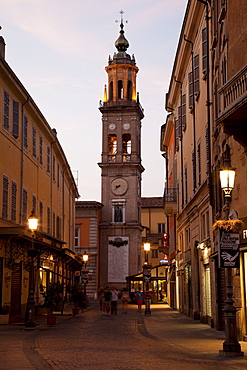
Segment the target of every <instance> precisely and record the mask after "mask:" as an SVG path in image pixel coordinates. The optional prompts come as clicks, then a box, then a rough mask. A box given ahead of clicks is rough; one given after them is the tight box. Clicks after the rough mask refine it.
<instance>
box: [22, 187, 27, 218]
mask: <svg viewBox="0 0 247 370" xmlns="http://www.w3.org/2000/svg"><path fill="white" fill-rule="evenodd" d="M22 222H24V223H26V222H27V190H26V189H22Z"/></svg>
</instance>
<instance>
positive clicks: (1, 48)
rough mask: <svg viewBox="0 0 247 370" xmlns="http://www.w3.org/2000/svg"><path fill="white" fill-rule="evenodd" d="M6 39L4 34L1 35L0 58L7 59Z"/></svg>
mask: <svg viewBox="0 0 247 370" xmlns="http://www.w3.org/2000/svg"><path fill="white" fill-rule="evenodd" d="M5 45H6V44H5V41H4V38H3V37H2V36H0V58H3V59H5Z"/></svg>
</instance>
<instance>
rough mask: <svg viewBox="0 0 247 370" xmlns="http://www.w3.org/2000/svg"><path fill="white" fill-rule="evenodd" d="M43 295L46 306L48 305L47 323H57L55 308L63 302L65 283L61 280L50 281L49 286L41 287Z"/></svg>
mask: <svg viewBox="0 0 247 370" xmlns="http://www.w3.org/2000/svg"><path fill="white" fill-rule="evenodd" d="M40 290H41V295H43V297H44V306H45V307H47V324H48V325H54V324H56V316H54V315H53V312H54V310H55V309H56V308H57V307H58V305H59V304H62V302H63V285H62V284H61V283H59V282H57V283H50V284H49V285H48V286H47V287H44V286H43V285H42V286H41V287H40Z"/></svg>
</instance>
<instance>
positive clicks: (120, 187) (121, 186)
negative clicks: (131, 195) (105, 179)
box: [111, 179, 128, 195]
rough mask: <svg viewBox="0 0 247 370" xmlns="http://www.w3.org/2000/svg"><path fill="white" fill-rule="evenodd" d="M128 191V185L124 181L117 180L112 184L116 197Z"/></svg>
mask: <svg viewBox="0 0 247 370" xmlns="http://www.w3.org/2000/svg"><path fill="white" fill-rule="evenodd" d="M127 189H128V183H127V181H126V180H124V179H115V180H113V181H112V183H111V190H112V192H113V193H114V194H115V195H123V194H124V193H126V191H127Z"/></svg>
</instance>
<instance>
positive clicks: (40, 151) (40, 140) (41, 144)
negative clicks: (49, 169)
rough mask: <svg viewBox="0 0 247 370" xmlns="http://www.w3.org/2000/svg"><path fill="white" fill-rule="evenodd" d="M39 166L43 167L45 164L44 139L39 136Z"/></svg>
mask: <svg viewBox="0 0 247 370" xmlns="http://www.w3.org/2000/svg"><path fill="white" fill-rule="evenodd" d="M39 164H40V165H41V166H42V164H43V138H42V136H41V135H40V136H39Z"/></svg>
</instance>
